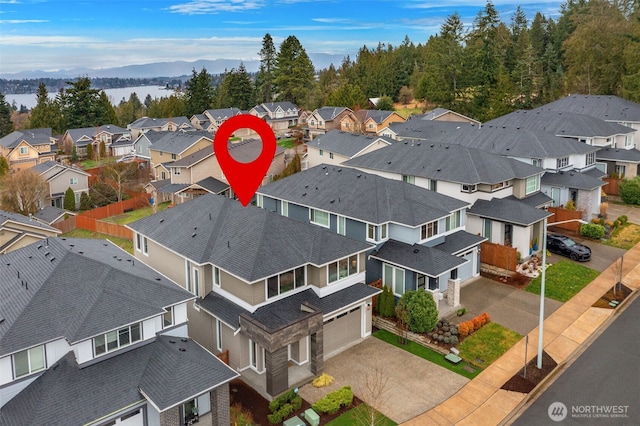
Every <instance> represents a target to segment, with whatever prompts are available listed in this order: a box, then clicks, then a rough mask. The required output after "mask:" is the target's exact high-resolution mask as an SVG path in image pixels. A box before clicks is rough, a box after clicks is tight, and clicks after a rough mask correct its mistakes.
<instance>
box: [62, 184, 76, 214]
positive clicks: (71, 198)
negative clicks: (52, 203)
mask: <svg viewBox="0 0 640 426" xmlns="http://www.w3.org/2000/svg"><path fill="white" fill-rule="evenodd" d="M63 207H64V209H65V210H69V211H75V210H76V194H74V192H73V189H71V187H69V188H67V190H66V191H65V193H64V201H63Z"/></svg>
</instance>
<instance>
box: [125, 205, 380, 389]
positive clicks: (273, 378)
mask: <svg viewBox="0 0 640 426" xmlns="http://www.w3.org/2000/svg"><path fill="white" fill-rule="evenodd" d="M127 226H128V227H129V228H131V229H132V230H133V232H134V241H135V256H136V258H137V259H138V260H142V261H144V262H145V263H147V264H148V265H149V266H150V267H152V268H154V269H155V270H157V271H158V272H159V273H161V274H164V275H166V276H167V277H169V278H171V279H172V280H174V281H176V282H178V283H179V284H180V285H181V286H183V287H184V288H186V289H187V290H189V291H191V292H192V293H193V294H194V295H195V296H196V303H195V305H191V304H190V305H189V311H188V317H189V334H190V335H191V336H192V337H193V338H194V339H195V340H196V341H197V342H199V343H200V344H202V345H203V346H204V347H205V348H207V349H208V350H210V351H212V352H214V353H222V352H226V351H228V357H229V365H230V366H231V367H232V368H234V369H235V370H237V371H239V372H240V373H241V374H242V377H243V380H245V381H246V382H248V383H249V384H251V385H252V386H253V387H254V388H255V389H256V390H258V391H259V392H261V393H263V394H264V395H266V396H268V397H274V396H276V395H278V394H280V393H281V392H283V391H285V390H286V389H288V388H290V387H291V386H295V385H297V384H301V383H304V382H306V381H308V380H309V378H311V377H312V376H314V375H317V374H320V373H321V372H322V371H323V365H324V360H326V359H327V358H329V357H330V356H331V355H332V354H334V353H337V352H339V351H341V350H342V349H344V348H346V347H348V346H349V345H352V344H355V343H356V342H358V341H359V340H360V339H362V338H364V337H366V336H368V335H369V334H370V333H371V313H372V309H371V303H372V296H374V295H375V294H377V293H379V291H380V290H378V289H375V288H372V287H370V286H367V285H366V284H364V279H365V263H366V259H365V252H366V251H367V250H369V248H370V246H371V245H370V244H368V243H365V242H361V241H356V240H353V239H350V238H347V237H344V236H342V235H337V234H336V233H334V232H331V231H329V230H327V229H325V228H323V227H319V226H314V225H309V224H305V223H301V222H298V221H295V220H291V219H289V218H286V217H283V216H281V215H279V214H277V213H273V212H269V211H266V210H263V209H260V208H257V207H254V206H247V207H242V205H241V204H240V203H239V202H237V201H235V200H231V199H229V198H226V197H221V196H219V195H203V196H201V197H198V198H196V199H195V200H193V201H191V202H188V203H184V204H180V205H178V206H176V207H174V208H171V209H167V210H163V211H162V212H159V213H157V214H155V215H153V216H149V217H147V218H144V219H141V220H138V221H136V222H133V223H131V224H129V225H127ZM192 307H193V308H192ZM291 372H295V375H294V374H293V373H291ZM292 377H297V378H298V379H296V381H295V382H294V380H293V379H292ZM298 380H301V381H300V382H298Z"/></svg>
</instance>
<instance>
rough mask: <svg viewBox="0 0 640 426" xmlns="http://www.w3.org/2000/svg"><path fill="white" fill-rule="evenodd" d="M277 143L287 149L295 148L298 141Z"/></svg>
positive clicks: (285, 139)
mask: <svg viewBox="0 0 640 426" xmlns="http://www.w3.org/2000/svg"><path fill="white" fill-rule="evenodd" d="M276 143H277V144H278V145H280V146H281V147H283V148H286V149H289V148H293V147H294V146H295V145H296V141H295V139H293V138H283V139H278V141H277V142H276Z"/></svg>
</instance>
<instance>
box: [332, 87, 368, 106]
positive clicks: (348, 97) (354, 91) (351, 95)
mask: <svg viewBox="0 0 640 426" xmlns="http://www.w3.org/2000/svg"><path fill="white" fill-rule="evenodd" d="M367 103H368V100H367V97H366V96H365V95H364V93H363V92H362V90H361V89H360V86H358V85H357V84H348V83H345V84H342V85H341V86H340V87H338V88H337V89H335V90H333V91H332V92H330V93H329V94H328V95H327V97H326V105H333V106H343V107H347V108H350V109H353V110H357V109H360V108H362V107H364V106H366V105H367Z"/></svg>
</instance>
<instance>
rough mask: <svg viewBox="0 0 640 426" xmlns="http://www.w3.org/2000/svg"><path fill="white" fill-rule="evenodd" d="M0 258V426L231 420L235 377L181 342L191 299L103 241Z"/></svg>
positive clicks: (38, 247)
mask: <svg viewBox="0 0 640 426" xmlns="http://www.w3.org/2000/svg"><path fill="white" fill-rule="evenodd" d="M3 259H4V262H3V263H2V265H1V266H0V268H1V269H2V270H1V273H0V294H2V297H0V312H2V323H1V324H0V423H1V424H3V425H6V426H12V425H27V424H29V425H39V424H76V425H77V424H92V425H113V424H122V425H124V424H126V425H140V426H142V425H159V426H172V425H184V424H192V423H193V420H195V418H196V417H197V418H198V419H200V420H202V421H205V420H208V422H207V423H208V424H210V425H220V424H229V421H230V418H229V385H228V383H229V381H231V380H232V379H234V378H235V377H237V376H238V374H237V373H236V372H235V371H233V370H232V369H231V368H229V367H228V366H226V365H225V364H224V363H223V362H222V361H220V360H219V359H218V358H217V357H215V356H214V355H213V354H211V353H210V352H209V351H207V350H206V349H204V348H203V347H202V346H200V345H199V344H197V343H196V342H194V341H192V340H190V339H189V338H188V334H187V305H188V304H192V303H193V302H192V301H193V295H192V294H191V293H189V292H187V291H185V290H184V289H182V288H180V287H179V286H177V285H176V284H175V283H174V282H172V281H171V280H169V279H168V278H167V277H166V276H163V275H161V274H160V273H158V272H157V271H155V270H153V269H151V268H149V267H148V266H146V265H145V264H144V263H143V262H140V261H139V260H138V259H135V258H134V257H133V256H131V255H129V254H128V253H126V252H124V251H123V250H122V249H120V248H119V247H117V246H115V245H113V244H111V243H110V242H108V241H103V240H91V239H83V238H78V239H71V238H51V239H49V240H44V241H40V242H38V243H34V244H31V245H29V246H27V247H24V248H22V249H20V250H16V251H14V252H12V253H9V254H6V255H4V257H3ZM194 407H195V409H194ZM196 414H197V416H196Z"/></svg>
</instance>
